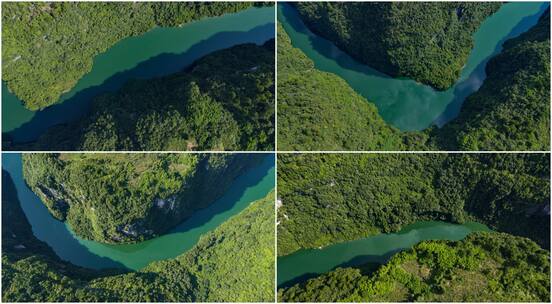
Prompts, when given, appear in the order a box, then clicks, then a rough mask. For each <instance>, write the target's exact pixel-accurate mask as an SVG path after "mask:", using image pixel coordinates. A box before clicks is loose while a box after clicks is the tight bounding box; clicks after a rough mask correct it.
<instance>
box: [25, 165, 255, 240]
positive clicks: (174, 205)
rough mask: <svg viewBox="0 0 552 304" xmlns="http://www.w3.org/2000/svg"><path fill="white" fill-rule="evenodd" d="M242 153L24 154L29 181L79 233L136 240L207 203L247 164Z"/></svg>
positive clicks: (92, 237)
mask: <svg viewBox="0 0 552 304" xmlns="http://www.w3.org/2000/svg"><path fill="white" fill-rule="evenodd" d="M260 160H261V157H260V156H256V155H247V154H199V155H198V154H24V155H23V174H24V178H25V181H26V183H27V184H28V185H29V187H30V188H31V189H32V190H33V191H34V192H35V193H36V194H37V195H38V196H39V197H40V198H41V200H42V201H43V203H44V204H45V205H46V206H47V207H48V209H49V210H50V212H51V213H52V215H53V216H55V217H56V218H57V219H59V220H64V221H67V223H68V224H69V225H70V226H71V228H72V230H73V231H74V232H75V233H76V234H77V235H79V236H80V237H83V238H86V239H92V240H96V241H100V242H107V243H128V242H137V241H142V240H144V239H148V238H152V237H155V236H157V235H159V234H160V233H163V232H165V231H167V230H168V229H170V228H172V227H173V226H175V225H177V224H178V223H180V222H182V221H183V220H184V219H186V218H188V217H190V216H191V215H192V214H193V212H194V211H196V210H197V209H200V208H204V207H206V206H208V205H209V204H211V203H213V202H214V201H215V200H216V199H217V198H218V197H219V196H220V195H222V193H224V191H225V190H226V189H227V188H228V187H229V186H230V184H231V183H232V181H233V179H234V178H236V177H237V176H238V175H240V174H241V173H242V172H243V171H244V170H245V169H246V168H247V167H248V166H251V165H254V164H256V163H257V162H259V161H260Z"/></svg>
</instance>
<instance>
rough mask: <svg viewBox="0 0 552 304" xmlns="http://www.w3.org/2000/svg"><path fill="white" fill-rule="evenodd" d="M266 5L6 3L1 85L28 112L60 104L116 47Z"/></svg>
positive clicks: (3, 16) (4, 9) (203, 3)
mask: <svg viewBox="0 0 552 304" xmlns="http://www.w3.org/2000/svg"><path fill="white" fill-rule="evenodd" d="M258 5H263V4H262V3H253V2H212V3H205V2H195V3H186V2H172V3H155V2H144V3H102V2H97V3H71V2H65V3H64V2H57V3H55V2H54V3H40V2H25V3H2V12H3V15H2V24H3V25H4V26H3V27H2V44H3V48H2V62H3V65H2V66H3V73H2V77H3V79H2V80H3V81H6V82H7V85H8V88H9V89H10V91H11V92H13V94H15V95H16V96H17V97H18V98H19V99H20V100H22V101H23V102H24V105H25V107H26V108H28V109H31V110H35V111H36V110H40V109H43V108H45V107H47V106H50V105H52V104H54V103H56V102H57V100H58V99H59V97H60V96H61V94H62V93H63V92H66V91H69V90H70V89H71V88H72V87H73V86H74V85H75V84H76V83H77V81H78V79H80V78H81V77H82V76H83V75H84V74H86V73H88V72H89V71H90V70H91V68H92V63H93V58H94V56H96V55H98V54H99V53H102V52H104V51H106V50H107V49H109V48H110V47H111V46H113V45H114V44H115V43H116V42H118V41H120V40H122V39H124V38H126V37H131V36H137V35H140V34H143V33H145V32H147V31H149V30H151V29H153V28H154V27H157V26H173V27H174V26H180V25H183V24H186V23H189V22H192V21H194V20H198V19H201V18H204V17H215V16H220V15H223V14H226V13H234V12H238V11H240V10H243V9H246V8H249V7H252V6H258Z"/></svg>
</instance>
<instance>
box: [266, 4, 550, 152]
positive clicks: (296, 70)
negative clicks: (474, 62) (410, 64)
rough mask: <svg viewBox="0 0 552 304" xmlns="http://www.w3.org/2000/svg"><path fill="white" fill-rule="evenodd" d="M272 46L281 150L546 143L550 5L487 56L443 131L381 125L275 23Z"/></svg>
mask: <svg viewBox="0 0 552 304" xmlns="http://www.w3.org/2000/svg"><path fill="white" fill-rule="evenodd" d="M478 4H479V3H478ZM355 5H366V6H370V5H372V4H368V3H366V4H355ZM389 5H391V4H389ZM397 5H399V4H397ZM419 5H421V4H419ZM424 5H430V4H424ZM435 5H448V4H441V3H437V4H435ZM493 5H494V4H493ZM298 6H299V7H303V6H304V7H305V9H304V10H307V8H312V9H313V7H317V8H318V9H319V10H320V9H321V8H320V7H321V6H332V7H333V6H337V7H338V8H339V7H347V5H342V4H332V3H318V4H317V3H304V4H299V5H298ZM311 6H312V7H311ZM319 6H320V7H319ZM338 11H339V10H336V11H332V12H333V13H335V14H337V15H336V16H334V17H332V18H334V19H335V20H348V19H343V18H344V17H343V18H342V16H341V15H339V14H338V13H337V12H338ZM399 11H400V10H399ZM480 13H481V12H480ZM303 14H305V13H304V12H303ZM312 14H313V15H312V16H314V11H313V12H312ZM322 16H324V15H322ZM332 16H333V15H332ZM313 18H314V17H313ZM328 18H329V17H328ZM330 19H331V18H330ZM334 19H332V20H334ZM369 20H370V19H365V21H364V22H370V21H369ZM408 20H410V19H408ZM365 29H366V28H362V30H365ZM362 30H359V31H358V32H362ZM328 32H329V30H328V31H325V33H328ZM355 33H356V31H355ZM321 35H323V34H321ZM330 39H331V38H330ZM336 39H337V38H336ZM332 41H333V42H335V43H338V42H337V40H332ZM362 41H365V40H362ZM338 45H339V44H338ZM469 45H470V47H471V42H470V43H469ZM393 47H397V46H396V45H395V46H393ZM365 49H366V48H365ZM277 50H278V109H279V111H278V139H279V142H278V147H279V148H280V149H281V150H286V151H304V150H393V151H396V150H431V151H434V150H488V151H496V150H516V151H526V150H548V149H549V147H550V143H549V142H550V134H549V130H550V117H549V115H548V113H549V112H550V83H549V79H550V57H549V54H550V9H548V10H547V11H546V12H545V13H544V14H543V15H542V17H541V18H540V19H539V21H538V23H537V25H535V26H534V27H532V28H531V29H530V30H529V31H528V32H526V33H524V34H522V35H521V36H519V37H517V38H514V39H510V40H508V41H506V42H505V43H504V50H503V51H502V52H501V53H500V54H498V55H497V56H495V57H493V58H491V60H490V61H489V63H488V64H487V66H486V73H487V78H486V79H485V81H484V82H483V85H482V86H481V88H480V89H479V90H478V91H477V92H475V93H473V94H472V95H470V96H468V97H467V99H466V100H465V103H464V104H463V105H462V108H461V110H460V114H459V115H458V117H457V118H455V119H454V120H452V121H451V122H449V123H447V124H445V126H444V127H442V128H437V127H435V126H433V127H430V128H428V129H426V130H424V131H420V132H416V131H412V132H401V131H400V130H398V129H396V128H394V127H392V126H390V125H388V124H387V123H386V122H385V121H384V120H383V119H382V118H381V116H379V114H378V112H377V108H376V107H375V105H374V104H373V103H371V102H369V101H368V100H366V99H365V98H363V97H362V96H360V95H358V94H357V93H356V92H355V91H354V90H353V89H352V88H351V87H350V86H349V85H348V84H347V83H346V82H345V81H344V80H343V79H341V78H340V77H338V76H336V75H334V74H331V73H326V72H322V71H320V70H317V69H316V68H315V67H314V63H313V62H312V60H311V59H309V58H308V57H307V56H306V55H305V54H304V53H302V52H301V50H299V49H297V48H294V47H293V46H292V44H291V41H290V38H289V37H288V36H287V34H286V33H285V30H284V29H283V27H281V26H280V25H278V48H277ZM455 57H456V56H455ZM378 58H381V57H378ZM405 58H411V59H413V58H415V59H416V60H418V57H408V56H405ZM416 62H418V61H416ZM369 64H371V63H369ZM462 64H463V63H462ZM462 64H460V66H462ZM411 77H412V76H411ZM439 79H443V77H442V76H439Z"/></svg>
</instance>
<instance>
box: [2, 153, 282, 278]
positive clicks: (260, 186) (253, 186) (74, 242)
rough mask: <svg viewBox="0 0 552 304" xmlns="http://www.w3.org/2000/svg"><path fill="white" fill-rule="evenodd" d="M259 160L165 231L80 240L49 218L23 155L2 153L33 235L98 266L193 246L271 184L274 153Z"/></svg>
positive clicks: (128, 264)
mask: <svg viewBox="0 0 552 304" xmlns="http://www.w3.org/2000/svg"><path fill="white" fill-rule="evenodd" d="M258 157H260V158H264V159H263V160H262V162H261V163H260V164H259V165H257V166H255V167H253V168H251V169H249V170H248V171H246V172H245V173H244V174H243V175H241V176H239V177H238V178H236V179H235V180H234V182H233V183H232V185H231V186H230V187H229V189H228V190H227V191H226V193H225V194H224V195H223V196H222V197H221V198H220V199H218V200H217V201H215V202H214V203H212V204H211V205H209V207H207V208H205V209H201V210H199V211H197V212H195V213H194V214H193V215H192V217H191V218H189V219H188V220H185V221H184V222H182V223H181V224H180V225H178V226H177V227H175V228H174V229H172V230H171V231H169V232H168V233H166V234H164V235H162V236H160V237H157V238H154V239H151V240H148V241H144V242H140V243H137V244H125V245H109V244H103V243H99V242H95V241H90V240H84V239H81V238H79V237H77V236H75V234H74V233H73V232H72V231H71V229H70V228H69V227H68V225H66V224H65V223H63V222H61V221H58V220H56V219H55V218H53V217H52V216H51V215H50V213H49V212H48V209H47V208H46V207H45V206H44V205H43V204H42V202H41V201H40V198H38V197H37V196H36V195H35V194H34V192H32V191H31V190H30V189H29V188H28V187H27V185H26V184H25V181H24V179H23V172H22V163H21V154H11V153H10V154H5V153H4V154H3V155H2V169H3V170H6V171H8V173H9V174H10V176H11V178H12V179H13V182H14V184H15V188H16V190H17V196H18V198H19V201H20V203H21V207H22V209H23V212H24V213H25V216H26V217H27V220H28V221H29V223H30V224H31V226H32V230H33V234H34V235H35V236H36V237H37V238H38V239H39V240H41V241H44V242H46V243H47V244H48V245H49V246H50V247H52V249H53V250H54V251H55V252H56V254H57V255H58V256H59V257H60V258H61V259H63V260H66V261H69V262H71V263H73V264H75V265H79V266H84V267H89V268H94V269H102V268H110V267H116V268H128V269H134V270H136V269H139V268H142V267H144V266H146V265H147V264H148V263H150V262H152V261H157V260H162V259H169V258H174V257H176V256H178V255H180V254H182V253H183V252H185V251H187V250H189V249H190V248H192V247H193V246H194V245H195V244H196V243H197V242H198V240H199V238H200V236H201V235H203V234H205V233H207V232H209V231H212V230H213V229H215V228H216V227H218V226H219V225H220V224H222V223H223V222H225V221H226V220H228V219H229V218H230V217H232V216H234V215H236V214H238V213H239V212H240V211H242V210H244V209H245V208H246V207H247V206H249V204H251V203H252V202H253V201H255V200H258V199H261V198H263V197H265V196H266V195H267V194H268V193H269V192H270V191H271V190H272V189H273V188H274V183H275V178H274V155H273V154H270V155H262V154H258Z"/></svg>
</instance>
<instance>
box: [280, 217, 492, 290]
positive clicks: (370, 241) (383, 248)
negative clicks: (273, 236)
mask: <svg viewBox="0 0 552 304" xmlns="http://www.w3.org/2000/svg"><path fill="white" fill-rule="evenodd" d="M473 231H489V229H488V228H487V226H485V225H483V224H480V223H476V222H467V223H465V224H463V225H457V224H450V223H445V222H435V221H426V222H417V223H415V224H412V225H408V226H406V227H404V228H403V229H402V230H401V231H399V232H397V233H389V234H379V235H375V236H371V237H368V238H364V239H360V240H355V241H350V242H343V243H337V244H334V245H330V246H327V247H324V248H321V249H303V250H299V251H296V252H294V253H292V254H290V255H287V256H283V257H279V258H278V286H279V287H285V286H290V285H293V284H294V283H297V282H301V281H304V280H306V279H308V278H312V277H315V276H317V275H319V274H322V273H325V272H328V271H330V270H332V269H335V268H336V267H350V266H358V265H363V264H373V265H378V264H383V263H385V262H386V261H387V260H389V258H390V257H391V256H392V255H393V254H395V253H397V252H398V251H401V250H404V249H407V248H410V247H412V246H414V245H415V244H417V243H419V242H421V241H425V240H451V241H458V240H461V239H463V238H465V237H466V236H467V235H468V234H469V233H470V232H473Z"/></svg>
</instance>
